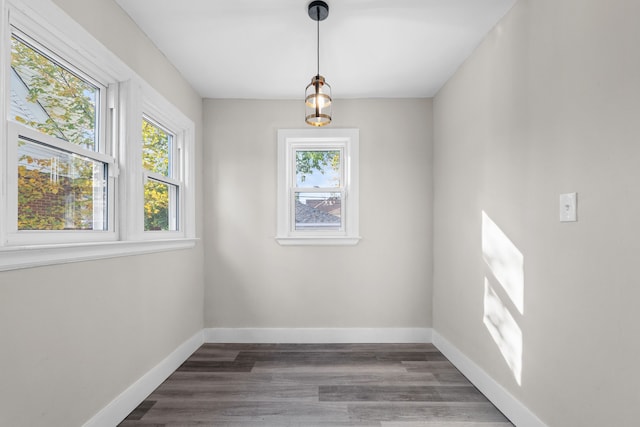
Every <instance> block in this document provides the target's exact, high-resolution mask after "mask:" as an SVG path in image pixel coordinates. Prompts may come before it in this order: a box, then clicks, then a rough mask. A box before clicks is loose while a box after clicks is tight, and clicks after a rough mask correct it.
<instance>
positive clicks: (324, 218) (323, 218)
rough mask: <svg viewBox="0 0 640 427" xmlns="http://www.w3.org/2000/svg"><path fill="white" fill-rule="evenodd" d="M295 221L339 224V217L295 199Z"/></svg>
mask: <svg viewBox="0 0 640 427" xmlns="http://www.w3.org/2000/svg"><path fill="white" fill-rule="evenodd" d="M296 223H299V224H300V223H301V224H339V223H340V218H339V217H337V216H335V215H331V214H329V213H326V212H323V211H321V210H319V209H315V208H312V207H311V206H308V205H305V204H304V203H301V202H299V201H296Z"/></svg>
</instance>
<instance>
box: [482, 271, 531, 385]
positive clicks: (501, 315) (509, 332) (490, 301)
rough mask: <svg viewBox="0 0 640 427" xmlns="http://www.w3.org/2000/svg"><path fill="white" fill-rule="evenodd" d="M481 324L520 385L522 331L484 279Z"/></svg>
mask: <svg viewBox="0 0 640 427" xmlns="http://www.w3.org/2000/svg"><path fill="white" fill-rule="evenodd" d="M483 322H484V324H485V326H486V327H487V329H488V330H489V333H490V334H491V337H492V338H493V340H494V341H495V343H496V345H497V346H498V349H499V350H500V353H502V357H504V360H505V361H506V362H507V365H508V366H509V369H511V372H512V373H513V376H514V378H515V380H516V381H517V383H518V385H522V384H521V381H522V330H521V329H520V327H519V326H518V323H517V322H516V320H515V319H514V318H513V316H512V315H511V313H510V312H509V310H508V309H507V307H505V305H504V303H503V302H502V300H501V299H500V297H499V296H498V295H497V294H496V292H495V291H494V290H493V289H492V288H491V285H490V284H489V279H487V278H486V277H485V278H484V319H483Z"/></svg>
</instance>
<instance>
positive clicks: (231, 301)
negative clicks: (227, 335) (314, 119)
mask: <svg viewBox="0 0 640 427" xmlns="http://www.w3.org/2000/svg"><path fill="white" fill-rule="evenodd" d="M333 114H334V122H333V123H332V124H331V125H330V126H331V128H334V129H335V128H340V127H342V128H358V129H360V177H359V178H360V234H361V236H362V240H361V241H360V242H359V244H358V245H356V246H346V247H339V246H328V247H320V246H280V245H279V244H278V243H277V241H276V240H275V235H276V210H277V209H276V194H277V188H276V176H277V130H278V129H280V128H304V127H306V125H305V124H304V104H303V103H302V102H301V101H253V100H218V99H215V100H205V102H204V115H205V134H206V141H205V164H207V168H206V170H205V186H206V187H207V192H206V195H205V211H206V212H207V218H206V221H205V280H206V290H205V296H206V297H205V326H206V327H210V328H215V327H225V328H239V327H249V328H310V327H313V328H340V327H342V328H356V327H363V328H385V327H388V328H399V327H419V328H425V327H430V326H431V312H430V306H431V300H430V298H431V276H432V265H431V258H432V250H431V248H432V246H431V234H432V229H431V222H432V219H431V212H432V206H431V199H432V159H431V153H432V128H431V116H432V112H431V100H426V99H417V100H403V99H396V100H337V101H335V105H334V108H333Z"/></svg>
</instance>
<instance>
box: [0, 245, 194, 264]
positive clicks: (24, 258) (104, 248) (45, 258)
mask: <svg viewBox="0 0 640 427" xmlns="http://www.w3.org/2000/svg"><path fill="white" fill-rule="evenodd" d="M198 240H199V239H196V238H186V239H165V240H148V241H118V242H100V243H73V244H57V245H31V246H16V247H3V248H0V271H7V270H17V269H21V268H32V267H40V266H44V265H53V264H66V263H71V262H80V261H91V260H97V259H105V258H116V257H122V256H129V255H140V254H149V253H154V252H163V251H173V250H179V249H188V248H193V247H194V246H195V245H196V242H197V241H198Z"/></svg>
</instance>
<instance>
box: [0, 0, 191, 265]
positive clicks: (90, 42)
mask: <svg viewBox="0 0 640 427" xmlns="http://www.w3.org/2000/svg"><path fill="white" fill-rule="evenodd" d="M0 9H1V10H0V12H1V17H0V43H1V44H2V46H1V47H2V49H1V52H2V55H0V68H1V72H0V85H1V86H2V87H3V89H4V90H3V92H4V93H8V92H7V89H8V85H9V83H10V81H9V78H8V76H7V70H8V66H9V65H8V61H9V52H10V38H9V37H10V34H11V31H12V30H11V25H15V26H16V28H18V29H19V30H20V31H23V32H24V33H25V34H26V35H27V36H28V37H30V38H33V39H34V40H36V41H39V42H41V43H43V44H45V45H47V44H48V45H50V46H52V47H54V48H55V50H56V52H57V53H58V54H59V55H61V56H63V58H64V59H66V60H72V61H73V65H77V66H78V67H80V68H81V69H89V70H96V69H98V70H100V71H99V73H95V72H93V74H92V77H93V78H96V79H99V80H100V81H103V82H115V84H109V85H108V86H109V90H108V91H105V93H104V96H105V97H108V100H107V109H106V111H104V112H103V113H104V114H103V115H102V117H101V119H103V120H104V121H103V122H102V123H103V124H105V125H108V126H110V130H111V132H112V133H114V134H115V135H116V140H117V141H116V144H115V145H114V146H113V147H106V150H105V154H106V155H108V156H113V157H114V158H115V159H116V162H117V164H110V165H109V170H110V173H109V175H110V176H109V180H114V181H112V188H111V190H112V191H111V195H113V194H114V193H115V194H116V196H115V199H113V200H112V201H111V202H112V203H113V205H115V206H116V209H117V210H114V211H113V212H115V213H112V212H110V214H111V215H112V216H113V217H114V218H112V219H111V220H112V221H113V226H112V227H113V228H112V229H111V230H112V231H113V232H95V233H92V232H89V233H87V235H89V234H98V233H102V236H103V237H104V238H100V240H99V241H78V240H83V239H85V238H80V239H75V240H73V239H69V240H65V241H63V242H62V243H61V242H58V243H52V242H50V241H48V240H47V239H42V238H41V237H38V238H37V240H33V239H29V238H19V239H13V240H11V239H9V238H8V237H9V234H10V230H8V229H7V227H8V222H7V221H6V218H7V213H8V212H9V206H8V203H7V195H8V189H9V187H8V185H10V184H9V181H10V180H8V176H7V174H6V173H5V172H4V171H5V170H6V168H7V164H8V162H9V161H10V159H8V158H7V156H8V150H7V148H8V145H7V144H8V143H7V136H8V132H9V127H10V126H9V124H8V122H7V120H6V117H7V112H8V110H7V108H8V105H7V101H6V97H5V99H2V100H1V102H0V118H1V120H0V136H1V137H2V141H1V142H0V171H1V172H2V173H0V198H1V200H0V218H2V220H1V221H0V271H5V270H13V269H20V268H30V267H36V266H42V265H52V264H61V263H69V262H76V261H87V260H94V259H103V258H113V257H120V256H128V255H134V254H143V253H154V252H161V251H170V250H178V249H186V248H192V247H194V246H195V244H196V242H197V240H198V239H197V238H196V237H195V191H194V184H195V171H194V167H195V161H194V155H195V151H194V150H195V143H194V137H195V125H194V124H193V122H192V121H191V120H189V119H188V118H187V117H186V116H185V115H184V114H183V113H182V112H181V111H180V110H178V109H177V108H175V107H174V106H173V105H172V104H170V103H169V102H168V101H166V100H165V99H164V98H163V97H162V96H161V95H159V94H158V93H157V92H156V91H155V90H153V89H152V88H151V86H150V85H148V84H147V83H146V82H145V81H144V80H143V79H141V78H140V77H139V76H138V75H137V74H136V73H135V72H134V71H133V70H132V69H130V68H129V67H128V66H127V65H126V64H125V63H123V62H122V61H121V60H120V59H119V58H118V57H117V56H116V55H115V54H114V53H112V52H110V51H109V50H108V49H106V48H105V47H104V46H103V45H102V44H101V43H100V42H98V41H97V40H96V39H95V38H93V36H91V35H90V34H89V33H88V32H87V31H86V30H85V29H84V28H82V26H81V25H80V24H78V23H77V22H75V21H74V20H73V19H72V18H71V17H69V16H68V15H67V14H66V13H65V12H64V11H63V10H62V9H60V7H59V6H57V5H56V4H55V3H54V2H53V1H51V0H41V1H38V2H37V4H34V3H33V2H30V1H26V0H0ZM133 87H135V88H136V90H132V88H133ZM141 97H144V99H145V101H144V102H147V103H149V104H152V105H154V106H155V107H156V108H157V109H158V110H159V111H162V112H163V113H164V114H165V115H166V116H167V117H170V118H172V119H174V120H173V121H172V122H171V124H177V127H176V128H175V129H176V130H177V131H178V132H179V133H180V137H181V138H182V139H183V141H184V142H183V144H184V149H183V151H182V153H181V156H182V162H184V167H183V169H182V170H183V171H184V175H183V176H181V185H182V187H181V189H183V191H182V193H183V194H182V197H183V200H182V201H181V203H182V204H183V206H181V215H180V216H181V218H180V221H181V228H180V231H178V232H152V233H147V234H151V236H149V235H145V233H144V232H141V231H140V230H143V228H144V220H143V210H142V207H141V208H140V210H137V211H136V210H135V206H131V205H132V203H130V201H131V200H133V199H135V198H136V194H138V195H141V194H142V193H143V190H142V188H141V187H142V184H141V183H142V182H143V181H142V179H143V173H142V164H141V156H140V158H139V159H140V162H138V163H137V164H135V165H134V163H133V162H134V161H135V159H132V157H135V153H133V154H132V151H135V150H131V147H132V144H131V143H130V142H129V141H133V140H139V139H140V129H141V126H137V124H141V112H142V105H143V101H142V100H141ZM125 101H127V102H125ZM113 106H117V107H119V108H116V109H115V110H113V111H116V115H113V114H112V110H110V108H111V107H113ZM136 116H137V117H138V119H137V121H135V120H136V119H132V117H136ZM105 118H106V120H105ZM158 119H161V117H158ZM136 132H137V133H136ZM103 142H104V141H103ZM106 144H109V142H106ZM112 151H113V152H112ZM89 157H91V156H89ZM93 157H97V158H99V159H100V160H105V159H106V157H102V156H101V155H100V154H98V155H97V156H96V155H95V154H94V156H93ZM120 172H122V173H120ZM119 173H120V174H119ZM114 182H115V184H114ZM138 184H140V185H139V187H140V188H139V189H135V188H138ZM136 191H137V193H136ZM113 205H112V206H113ZM139 205H140V206H142V205H143V202H139ZM135 218H140V219H141V220H142V228H140V227H137V226H136V221H138V220H137V219H135ZM81 233H82V234H83V235H84V234H85V233H84V232H81ZM27 234H28V233H25V234H24V235H25V236H26V235H27ZM35 234H37V233H35ZM107 234H110V235H111V236H112V237H107V236H106V235H107ZM57 235H58V236H60V235H61V234H57ZM89 240H92V239H89ZM36 241H37V243H35V242H36Z"/></svg>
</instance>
